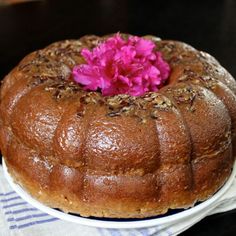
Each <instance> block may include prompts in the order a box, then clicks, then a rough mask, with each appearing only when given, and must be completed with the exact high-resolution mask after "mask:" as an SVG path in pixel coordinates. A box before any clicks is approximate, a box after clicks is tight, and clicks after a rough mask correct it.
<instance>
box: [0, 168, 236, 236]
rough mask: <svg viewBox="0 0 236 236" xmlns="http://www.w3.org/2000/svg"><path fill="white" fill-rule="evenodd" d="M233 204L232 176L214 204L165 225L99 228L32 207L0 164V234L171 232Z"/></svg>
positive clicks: (135, 235)
mask: <svg viewBox="0 0 236 236" xmlns="http://www.w3.org/2000/svg"><path fill="white" fill-rule="evenodd" d="M234 208H236V178H235V179H234V182H233V184H232V186H231V188H230V189H229V190H228V191H227V193H226V194H225V195H224V196H223V197H222V198H221V199H219V204H218V206H217V207H216V208H213V209H210V210H209V211H208V212H204V213H201V214H200V215H197V216H195V217H193V218H190V219H188V220H186V221H184V222H183V223H178V224H173V225H172V226H171V227H168V228H161V227H152V228H145V229H130V230H116V229H99V228H93V227H87V226H82V225H78V224H75V223H69V222H65V221H62V220H60V219H57V218H55V217H52V216H50V215H48V214H46V213H43V212H41V211H40V210H38V209H36V208H34V207H33V206H31V205H30V204H28V203H27V202H25V201H24V200H23V199H22V198H21V197H20V196H18V195H17V193H16V192H14V191H13V190H12V189H11V187H10V185H9V184H8V183H7V181H6V179H5V177H4V175H3V170H2V166H0V236H42V235H43V236H53V235H56V236H78V235H79V236H149V235H150V236H151V235H152V236H156V235H158V236H174V235H178V234H180V233H181V232H183V231H185V230H187V229H188V228H190V227H191V226H192V225H194V224H196V223H197V222H198V221H200V220H201V219H203V218H204V217H206V216H207V215H212V214H216V213H220V212H225V211H229V210H232V209H234Z"/></svg>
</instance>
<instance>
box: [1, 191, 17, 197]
mask: <svg viewBox="0 0 236 236" xmlns="http://www.w3.org/2000/svg"><path fill="white" fill-rule="evenodd" d="M14 193H16V192H15V191H10V192H7V193H0V196H8V195H11V194H14Z"/></svg>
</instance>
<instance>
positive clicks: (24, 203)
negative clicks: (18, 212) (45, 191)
mask: <svg viewBox="0 0 236 236" xmlns="http://www.w3.org/2000/svg"><path fill="white" fill-rule="evenodd" d="M26 204H28V203H27V202H18V203H13V204H10V205H5V206H3V209H7V208H10V207H15V206H20V205H26Z"/></svg>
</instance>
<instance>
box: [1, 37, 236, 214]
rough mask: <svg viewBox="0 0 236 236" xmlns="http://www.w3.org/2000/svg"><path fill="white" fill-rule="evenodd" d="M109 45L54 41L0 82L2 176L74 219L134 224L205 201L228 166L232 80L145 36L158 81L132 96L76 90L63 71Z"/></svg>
mask: <svg viewBox="0 0 236 236" xmlns="http://www.w3.org/2000/svg"><path fill="white" fill-rule="evenodd" d="M109 37H112V36H104V37H98V36H94V35H89V36H84V37H82V38H80V39H79V40H64V41H60V42H55V43H53V44H51V45H49V46H48V47H46V48H44V49H41V50H38V51H35V52H32V53H30V54H29V55H27V56H26V57H25V58H24V59H23V60H22V61H21V62H20V63H19V64H18V65H17V66H16V67H15V68H14V69H13V70H12V71H11V72H10V73H9V74H8V75H7V76H6V77H5V78H4V80H3V81H2V85H1V90H0V98H1V101H0V148H1V152H2V155H3V157H4V160H5V163H6V165H7V168H8V172H9V173H10V175H11V176H12V178H13V179H14V181H15V182H16V183H18V184H20V185H21V186H22V187H23V188H24V189H25V190H26V191H27V192H28V193H30V194H31V195H32V196H33V197H34V198H36V199H37V200H39V201H40V202H42V203H44V204H46V205H48V206H50V207H53V208H59V209H61V210H63V211H64V212H72V213H78V214H80V215H81V216H96V217H113V218H144V217H150V216H156V215H160V214H164V213H166V212H167V211H168V210H169V209H177V208H189V207H192V206H194V204H195V203H196V202H199V201H204V200H206V199H208V198H209V197H211V196H212V195H213V194H214V193H216V191H217V190H219V188H220V187H221V186H223V184H224V183H225V182H226V181H227V179H228V177H229V176H230V174H231V171H232V167H233V163H234V159H235V153H236V149H235V147H236V145H235V142H236V138H235V132H236V131H235V128H236V82H235V81H234V78H233V77H232V76H231V75H230V74H229V73H228V72H227V71H226V69H224V68H223V67H222V66H221V65H220V64H219V62H218V61H217V60H216V59H215V58H214V57H212V56H210V55H209V54H207V53H206V52H202V51H198V50H196V49H194V48H193V47H191V46H189V45H187V44H185V43H183V42H178V41H171V40H160V39H159V38H157V37H154V36H149V35H148V36H144V37H143V39H145V40H149V41H151V42H152V43H154V44H155V50H156V51H158V52H160V53H161V55H162V57H163V60H165V61H166V62H167V63H168V65H169V66H170V74H169V76H168V79H167V80H166V81H165V82H164V83H163V85H162V87H161V88H159V89H158V91H148V92H145V93H144V94H142V95H140V96H132V95H129V94H115V95H113V96H112V95H108V96H103V94H102V93H101V90H99V89H98V90H97V91H89V90H86V89H84V87H83V86H82V85H80V84H78V83H76V82H75V80H73V73H72V70H73V68H75V66H78V65H81V64H84V63H85V58H84V57H83V56H82V55H81V50H82V49H84V48H87V49H88V50H90V51H91V50H93V49H94V48H96V47H97V46H98V45H100V44H101V43H102V42H104V41H106V40H107V39H108V38H109ZM121 37H123V39H124V40H126V39H127V38H128V37H129V35H125V34H122V36H121Z"/></svg>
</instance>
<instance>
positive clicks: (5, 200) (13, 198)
mask: <svg viewBox="0 0 236 236" xmlns="http://www.w3.org/2000/svg"><path fill="white" fill-rule="evenodd" d="M17 199H22V198H21V197H20V196H18V197H12V198H7V199H2V200H1V201H0V202H10V201H13V200H17Z"/></svg>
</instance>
